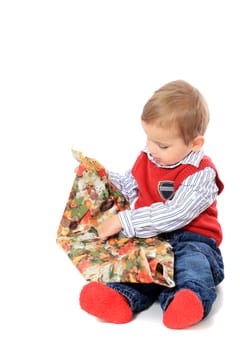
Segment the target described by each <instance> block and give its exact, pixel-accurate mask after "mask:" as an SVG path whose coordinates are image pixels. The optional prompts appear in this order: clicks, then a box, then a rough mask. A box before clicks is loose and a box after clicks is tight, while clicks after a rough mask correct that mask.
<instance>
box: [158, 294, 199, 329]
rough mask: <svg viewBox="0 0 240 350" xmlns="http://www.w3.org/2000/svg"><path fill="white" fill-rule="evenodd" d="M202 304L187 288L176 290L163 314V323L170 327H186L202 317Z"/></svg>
mask: <svg viewBox="0 0 240 350" xmlns="http://www.w3.org/2000/svg"><path fill="white" fill-rule="evenodd" d="M203 312H204V310H203V305H202V302H201V300H200V299H199V298H198V296H197V295H196V294H195V293H194V292H192V291H191V290H189V289H183V290H180V291H179V292H177V293H176V294H175V296H174V298H173V300H172V301H171V302H170V304H169V306H168V307H167V309H166V311H165V312H164V314H163V323H164V324H165V326H166V327H168V328H172V329H182V328H187V327H189V326H191V325H193V324H195V323H197V322H199V321H200V320H201V319H202V318H203Z"/></svg>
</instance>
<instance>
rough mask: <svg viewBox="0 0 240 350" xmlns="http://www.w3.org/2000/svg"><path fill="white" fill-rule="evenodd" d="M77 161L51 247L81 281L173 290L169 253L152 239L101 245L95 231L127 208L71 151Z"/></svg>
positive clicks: (97, 167) (99, 173)
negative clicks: (153, 285) (62, 255)
mask: <svg viewBox="0 0 240 350" xmlns="http://www.w3.org/2000/svg"><path fill="white" fill-rule="evenodd" d="M73 155H74V157H75V158H76V159H77V160H78V161H79V162H80V164H79V166H78V167H77V169H76V176H75V179H74V182H73V185H72V188H71V191H70V195H69V198H68V201H67V204H66V206H65V209H64V212H63V216H62V220H61V222H60V225H59V228H58V233H57V244H58V245H60V247H61V248H62V249H63V250H64V251H65V252H66V254H67V255H68V257H69V258H70V259H71V261H72V263H73V264H74V265H75V266H76V267H77V269H78V270H79V272H80V273H81V274H82V276H83V277H84V278H85V279H86V280H87V281H98V282H104V283H106V282H132V283H158V284H161V285H165V286H168V287H173V286H174V285H175V283H174V274H173V270H174V269H173V267H174V254H173V251H172V247H171V245H170V244H169V243H168V242H167V241H163V240H161V239H160V238H159V237H158V236H157V237H152V238H132V239H130V238H126V237H122V235H121V233H120V234H119V235H118V236H114V237H112V238H110V239H108V240H107V241H102V240H101V239H100V238H99V237H98V232H97V227H98V225H99V224H100V223H101V222H102V221H103V220H106V219H107V218H108V217H111V216H112V215H113V214H116V213H118V212H119V211H121V210H128V209H130V206H129V203H128V202H127V200H126V198H125V197H124V196H123V195H122V194H121V192H120V191H119V190H118V189H117V188H116V187H115V186H114V185H113V184H112V183H110V181H109V179H108V176H107V172H106V170H105V168H104V167H103V166H102V165H101V164H100V163H99V162H98V161H96V160H94V159H92V158H88V157H84V156H83V154H82V153H81V152H77V151H73Z"/></svg>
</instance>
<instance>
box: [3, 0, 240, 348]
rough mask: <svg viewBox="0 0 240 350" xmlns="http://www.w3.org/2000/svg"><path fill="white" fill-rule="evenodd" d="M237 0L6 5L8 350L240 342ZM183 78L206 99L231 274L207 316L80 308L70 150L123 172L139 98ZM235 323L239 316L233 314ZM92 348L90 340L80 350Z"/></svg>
mask: <svg viewBox="0 0 240 350" xmlns="http://www.w3.org/2000/svg"><path fill="white" fill-rule="evenodd" d="M238 5H239V4H238V1H233V0H227V1H221V0H218V1H217V0H216V1H214V0H212V1H204V0H201V1H194V0H191V1H190V0H189V1H187V0H181V1H177V0H176V1H171V0H169V1H161V0H159V1H152V0H146V1H141V0H138V1H137V0H136V1H134V0H121V1H114V0H109V1H106V0H101V1H98V0H96V1H94V0H88V1H80V0H79V1H73V0H67V1H66V0H65V1H64V0H58V1H54V0H41V1H37V0H35V1H34V0H32V1H26V0H22V1H17V0H16V1H12V0H5V1H4V0H3V1H1V2H0V123H1V127H0V133H1V134H0V136H1V137H0V152H1V158H0V159H1V170H0V174H1V175H0V176H1V177H0V179H1V181H0V191H1V192H0V194H1V225H0V228H1V230H0V236H1V240H0V259H1V261H0V269H1V275H0V276H1V277H0V281H1V287H0V321H1V336H0V348H1V349H4V350H5V349H6V350H8V349H16V348H17V349H18V348H21V349H34V350H35V349H71V348H72V349H80V348H81V349H82V348H83V346H84V347H87V348H90V349H93V348H100V349H112V348H114V349H121V348H123V347H124V348H129V349H131V348H133V347H134V348H136V347H140V346H143V347H145V348H149V349H150V348H153V349H156V348H157V349H163V348H166V347H168V348H170V349H174V348H175V347H176V348H178V349H192V348H195V349H200V348H201V349H202V348H204V347H205V348H207V349H210V347H211V346H212V347H214V348H217V347H218V346H219V347H220V345H223V346H224V345H228V343H229V342H233V343H234V344H237V343H239V341H238V337H237V335H238V325H237V323H238V315H239V312H240V310H239V295H238V294H239V289H238V286H239V277H238V276H239V270H238V265H239V261H238V254H239V253H238V251H239V247H238V246H239V223H238V216H239V215H238V204H237V199H238V195H239V186H238V176H237V174H238V173H237V161H238V158H239V157H238V152H239V145H238V143H239V140H238V138H239V132H238V123H239V112H240V108H239V81H240V74H239V62H240V57H239V51H238V46H239V32H240V24H239V10H238ZM175 79H185V80H187V81H189V82H190V83H191V84H193V85H195V86H196V87H197V88H198V89H199V90H200V91H201V92H202V93H203V95H204V96H205V97H206V99H207V101H208V103H209V108H210V112H211V122H210V125H209V129H208V132H207V135H206V138H207V140H206V145H205V151H206V153H207V154H208V155H209V156H211V157H212V159H213V160H214V161H215V163H216V165H217V167H218V169H219V173H220V175H221V177H222V180H223V181H224V183H225V191H224V193H223V194H222V195H221V196H220V197H219V218H220V220H221V222H222V226H223V229H224V241H223V244H222V246H221V247H222V252H223V255H224V259H225V266H226V278H225V280H224V282H223V283H222V284H221V286H220V289H219V298H218V301H217V302H216V303H215V305H214V308H213V310H212V313H211V315H210V317H209V318H208V319H206V320H205V321H203V322H202V323H200V324H199V325H197V326H195V327H192V328H191V329H188V330H182V331H173V330H169V329H167V328H165V327H164V326H163V324H162V312H161V310H160V307H159V306H158V304H156V305H154V306H153V307H151V308H150V309H149V310H147V311H145V312H143V313H141V314H139V315H138V316H137V317H136V319H135V320H134V321H133V322H131V323H129V324H125V325H112V324H108V323H104V322H100V321H99V320H97V319H95V318H94V317H91V316H90V315H88V314H86V313H84V312H83V311H82V310H81V309H80V307H79V304H78V297H79V292H80V289H81V287H82V286H83V285H84V283H85V281H84V280H83V278H82V277H81V276H80V274H79V272H78V271H77V270H76V269H75V267H74V266H73V265H72V263H71V262H70V260H68V257H67V256H66V255H65V253H64V252H63V251H62V250H60V249H59V248H58V247H57V245H56V243H55V241H56V232H57V228H58V225H59V222H60V219H61V216H62V213H63V210H64V207H65V203H66V200H67V197H68V194H69V191H70V188H71V185H72V182H73V179H74V172H73V170H74V168H75V166H76V162H75V160H74V159H73V158H72V156H71V147H72V146H73V145H74V146H76V147H77V148H79V149H80V150H82V151H83V153H84V154H85V155H87V156H91V157H94V158H96V159H98V160H100V161H101V162H102V163H103V164H104V165H105V166H106V167H107V168H110V169H111V170H115V171H119V172H123V171H125V170H127V169H128V168H129V167H130V166H131V165H132V163H133V161H134V160H135V157H136V155H137V153H138V152H139V150H140V149H141V148H142V147H143V146H144V142H145V138H144V135H143V132H142V130H141V126H140V121H139V120H140V114H141V111H142V108H143V105H144V104H145V102H146V101H147V99H148V98H149V97H150V96H151V95H152V93H153V92H154V91H155V90H156V89H157V88H159V87H160V86H161V85H163V84H165V83H166V82H168V81H171V80H175ZM235 317H236V318H235ZM83 344H85V345H83Z"/></svg>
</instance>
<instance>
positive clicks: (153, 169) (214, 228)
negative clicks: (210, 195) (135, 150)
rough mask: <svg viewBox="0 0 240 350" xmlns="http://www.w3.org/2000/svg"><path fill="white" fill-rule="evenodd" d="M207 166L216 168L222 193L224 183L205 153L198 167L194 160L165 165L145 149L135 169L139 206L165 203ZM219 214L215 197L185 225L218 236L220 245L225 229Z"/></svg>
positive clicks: (184, 228) (188, 229)
mask: <svg viewBox="0 0 240 350" xmlns="http://www.w3.org/2000/svg"><path fill="white" fill-rule="evenodd" d="M205 167H211V168H213V169H214V170H215V172H216V184H217V186H218V188H219V192H218V194H220V193H221V192H222V190H223V183H222V182H221V180H220V178H219V176H218V172H217V170H216V168H215V166H214V164H213V163H212V161H211V159H210V158H209V157H207V156H204V157H203V159H202V160H201V162H200V164H199V167H198V168H197V167H195V166H194V165H191V164H181V165H179V166H177V167H175V168H161V167H157V166H156V165H155V164H154V163H153V162H151V161H150V160H149V159H148V156H147V154H146V153H145V152H142V153H141V154H140V156H139V157H138V159H137V160H136V163H135V164H134V166H133V169H132V174H133V176H134V178H135V179H136V181H137V184H138V190H139V197H138V199H137V201H136V203H135V208H136V209H137V208H141V207H145V206H150V205H151V204H153V203H157V202H162V203H165V201H166V200H167V199H171V198H173V196H174V193H175V192H176V191H177V189H178V187H179V186H180V185H181V183H182V182H183V181H184V180H185V179H186V178H187V177H188V176H190V175H192V174H194V173H196V172H197V171H199V170H201V169H203V168H205ZM217 217H218V212H217V207H216V201H214V202H213V204H212V205H211V206H210V207H208V208H207V209H206V210H205V211H204V212H202V213H201V214H200V215H199V216H198V217H197V218H196V219H194V220H193V221H191V222H190V223H189V224H188V225H186V226H185V227H182V229H183V230H187V231H191V232H195V233H198V234H202V235H204V236H207V237H211V238H214V239H215V240H216V242H217V245H220V243H221V241H222V229H221V226H220V224H219V222H218V219H217Z"/></svg>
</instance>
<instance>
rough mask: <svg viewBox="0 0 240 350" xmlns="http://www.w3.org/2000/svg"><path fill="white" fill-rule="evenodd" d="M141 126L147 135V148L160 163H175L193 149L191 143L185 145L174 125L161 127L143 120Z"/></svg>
mask: <svg viewBox="0 0 240 350" xmlns="http://www.w3.org/2000/svg"><path fill="white" fill-rule="evenodd" d="M142 126H143V129H144V131H145V133H146V135H147V148H148V150H149V152H150V153H151V154H152V156H153V158H154V159H155V161H156V162H158V163H159V164H161V165H172V164H176V163H178V162H179V161H180V160H182V159H183V158H185V157H186V156H187V155H188V154H189V153H190V152H191V151H192V150H193V143H191V142H190V143H189V144H188V145H186V144H185V143H184V141H183V139H182V138H181V137H180V135H179V133H178V130H177V128H176V127H174V126H173V127H169V128H163V127H162V126H156V125H154V124H146V123H145V122H142Z"/></svg>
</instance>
